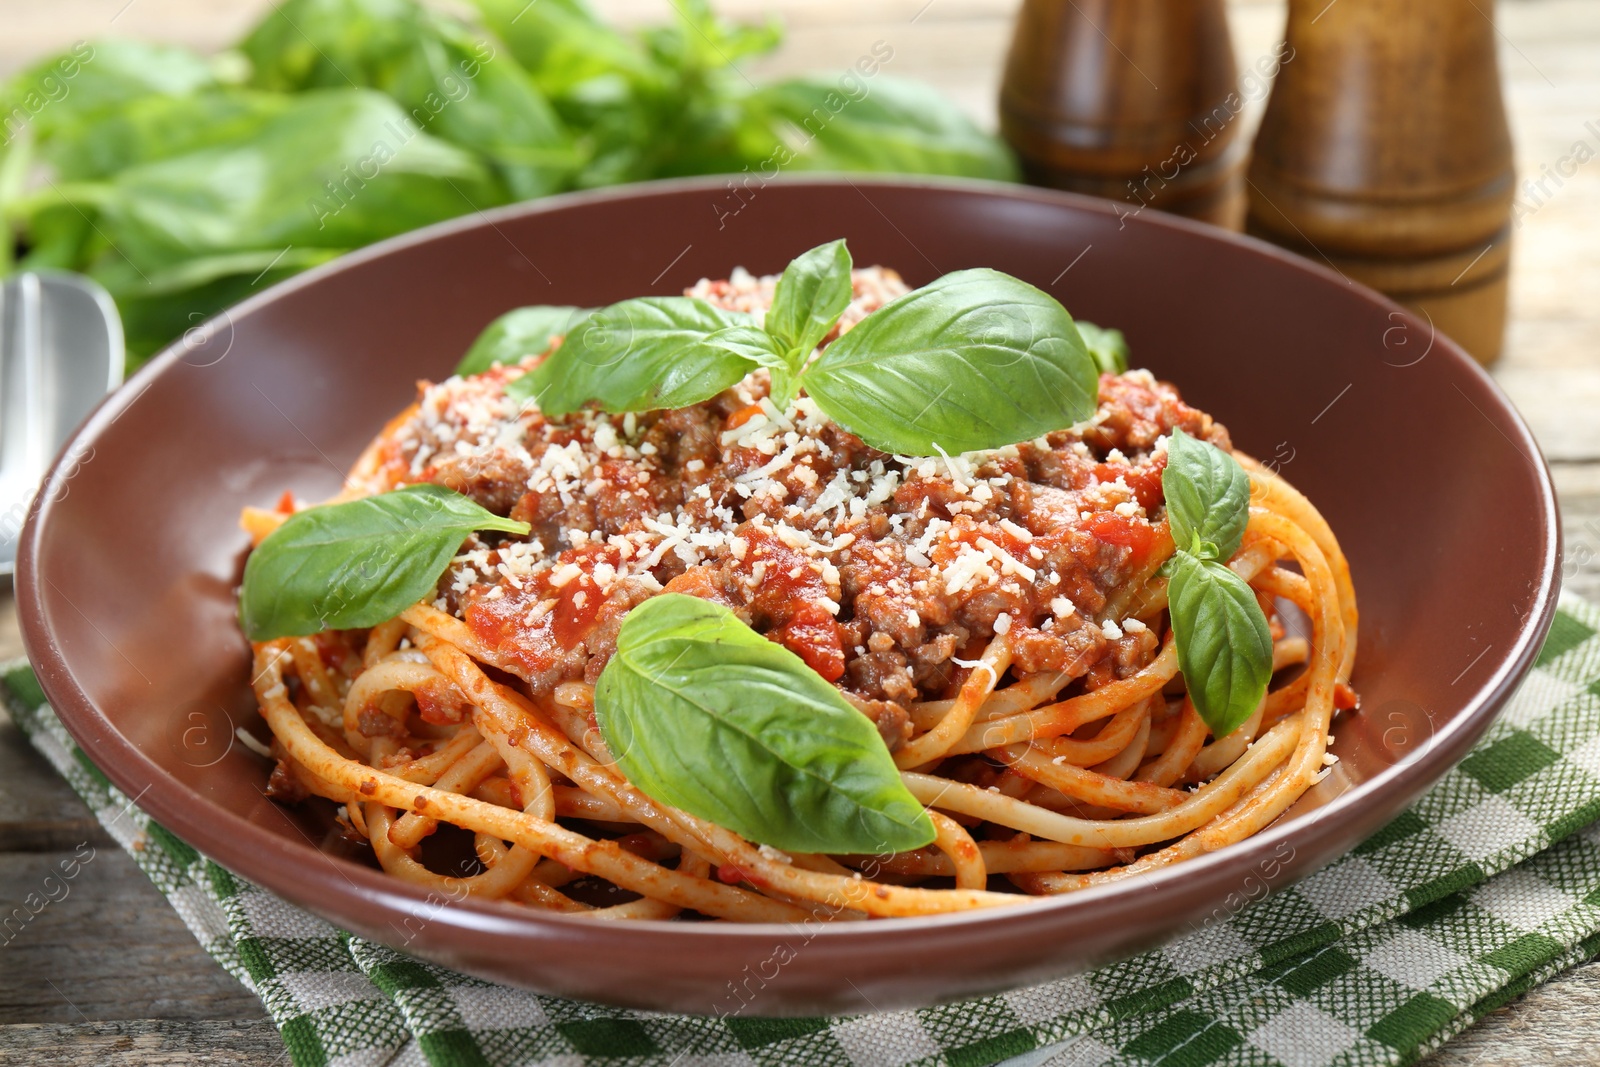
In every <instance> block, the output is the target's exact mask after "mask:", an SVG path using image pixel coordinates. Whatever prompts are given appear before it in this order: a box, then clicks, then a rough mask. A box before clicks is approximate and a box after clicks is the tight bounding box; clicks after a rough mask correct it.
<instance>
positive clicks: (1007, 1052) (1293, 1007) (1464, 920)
mask: <svg viewBox="0 0 1600 1067" xmlns="http://www.w3.org/2000/svg"><path fill="white" fill-rule="evenodd" d="M1597 631H1600V610H1597V609H1596V608H1594V607H1593V606H1591V605H1589V604H1587V603H1585V602H1584V601H1581V600H1578V599H1577V598H1575V597H1571V596H1565V597H1563V600H1562V602H1561V607H1560V610H1559V612H1558V614H1557V616H1556V622H1555V626H1554V628H1553V629H1552V630H1551V632H1550V637H1549V639H1548V641H1547V642H1546V644H1545V646H1544V650H1543V651H1542V653H1541V654H1540V656H1539V659H1538V664H1537V666H1536V667H1535V668H1534V670H1533V672H1532V674H1531V675H1530V676H1529V677H1528V679H1527V680H1526V681H1525V682H1524V683H1523V685H1522V687H1521V688H1520V689H1519V690H1518V692H1517V693H1516V695H1515V696H1514V697H1513V698H1512V700H1511V701H1510V703H1509V704H1508V706H1507V707H1506V709H1505V711H1504V712H1503V713H1502V714H1501V716H1500V718H1499V719H1498V721H1497V722H1496V723H1495V724H1494V725H1493V726H1492V727H1491V728H1490V730H1489V732H1488V733H1487V735H1486V736H1485V737H1484V738H1483V740H1482V741H1481V742H1480V743H1479V745H1478V746H1477V748H1476V749H1475V750H1474V751H1473V752H1472V754H1471V755H1470V756H1468V757H1467V759H1466V760H1464V761H1463V762H1462V763H1461V765H1460V766H1458V767H1457V768H1455V769H1454V770H1452V771H1451V772H1450V773H1449V774H1448V775H1446V776H1445V778H1444V779H1443V780H1441V781H1440V782H1439V783H1438V784H1437V785H1436V786H1435V787H1434V788H1433V789H1432V790H1431V791H1429V792H1428V793H1427V794H1426V795H1425V796H1423V797H1422V798H1421V799H1420V800H1419V801H1418V802H1417V803H1416V804H1415V805H1414V806H1413V807H1412V808H1410V809H1409V810H1408V811H1406V812H1405V813H1404V814H1403V815H1401V816H1400V817H1399V818H1397V819H1395V820H1394V821H1393V822H1392V823H1390V824H1389V825H1388V826H1387V827H1385V828H1384V829H1383V830H1382V831H1380V832H1379V833H1378V834H1377V835H1376V836H1375V837H1373V838H1372V839H1371V840H1369V841H1367V842H1366V843H1365V844H1363V845H1361V846H1360V847H1359V848H1357V849H1356V850H1355V851H1353V852H1352V853H1350V854H1349V855H1347V856H1345V857H1343V858H1342V859H1340V860H1338V861H1337V862H1336V863H1334V864H1333V865H1331V866H1329V867H1327V868H1326V869H1324V870H1322V871H1320V872H1318V873H1317V874H1314V875H1312V876H1310V877H1309V878H1306V879H1305V880H1303V881H1301V882H1299V883H1298V884H1296V885H1294V886H1292V887H1290V888H1287V889H1284V890H1281V891H1279V892H1277V893H1274V894H1271V895H1269V896H1265V897H1263V898H1262V899H1259V900H1256V901H1253V902H1238V903H1239V905H1240V906H1238V907H1237V908H1235V909H1233V910H1231V912H1224V913H1219V914H1218V916H1217V917H1216V919H1215V921H1212V922H1208V923H1206V924H1203V925H1201V926H1199V927H1198V928H1196V929H1195V930H1193V931H1192V932H1190V933H1188V934H1186V935H1185V936H1183V937H1180V938H1179V939H1177V940H1175V941H1173V942H1172V943H1170V944H1168V945H1166V946H1165V947H1163V948H1161V949H1158V950H1155V951H1151V952H1147V953H1145V954H1143V955H1141V956H1137V957H1134V958H1133V959H1130V960H1126V961H1124V962H1121V963H1117V964H1113V965H1111V966H1107V967H1102V968H1100V969H1098V970H1096V971H1092V972H1090V973H1088V974H1084V975H1079V976H1077V977H1073V978H1068V979H1064V980H1062V981H1058V982H1051V983H1048V984H1046V985H1042V986H1036V987H1034V988H1031V989H1022V990H1018V991H1016V992H1012V993H1007V994H1004V995H1001V996H992V997H984V998H981V999H978V1000H971V1001H966V1002H963V1003H959V1004H952V1005H946V1006H943V1007H936V1008H926V1009H923V1010H920V1011H903V1012H892V1013H885V1014H877V1015H865V1016H854V1017H846V1018H817V1019H766V1018H755V1017H745V1016H732V1017H729V1018H726V1019H723V1020H721V1021H718V1020H714V1019H710V1018H700V1017H690V1016H673V1015H661V1014H653V1013H647V1012H629V1011H621V1010H618V1009H614V1008H607V1007H603V1006H600V1005H595V1004H586V1003H580V1002H577V1001H571V1000H562V999H560V998H557V997H546V996H539V995H537V994H534V993H528V992H525V991H523V990H519V989H512V988H508V987H504V986H497V985H494V984H491V983H488V982H483V981H480V980H478V979H476V978H471V977H468V976H466V975H463V974H457V973H455V972H453V971H449V970H446V969H444V968H441V967H436V966H434V965H433V964H430V963H425V962H423V961H421V960H418V959H414V958H411V957H409V956H406V955H404V954H402V953H400V952H396V951H394V950H393V949H390V948H387V947H384V946H382V945H379V944H375V943H373V942H371V941H366V940H364V939H362V938H358V937H354V936H352V935H350V934H346V933H343V932H341V931H339V930H337V929H335V928H334V927H332V926H330V925H328V924H327V923H325V922H323V921H322V920H321V919H318V918H316V917H314V916H312V915H310V914H308V913H306V912H304V911H301V910H300V909H298V908H296V907H294V906H292V905H290V904H288V903H285V902H284V901H282V900H280V899H278V898H277V897H275V896H273V895H272V894H270V893H268V892H266V891H265V890H262V889H260V888H258V887H256V886H254V885H251V884H250V883H248V882H246V881H244V880H243V879H241V878H238V877H236V876H235V875H233V874H231V873H229V872H227V871H225V870H223V869H222V868H221V867H219V866H217V865H216V864H214V863H212V862H211V861H209V860H207V859H206V858H205V857H203V856H201V855H199V854H198V853H196V852H195V851H194V850H193V849H191V848H190V847H189V846H188V845H186V844H184V843H183V842H182V841H180V840H178V839H177V838H176V837H175V836H173V835H172V834H171V833H170V832H169V831H167V830H166V829H165V828H163V827H161V826H160V825H158V824H156V823H154V822H152V821H151V820H150V819H149V818H148V817H147V816H145V815H144V814H143V813H142V812H139V811H138V810H137V809H136V808H134V807H133V805H132V804H131V803H130V800H129V798H127V797H125V796H123V795H122V793H121V792H119V791H118V790H117V789H115V788H114V787H113V786H112V785H111V784H110V782H108V781H107V780H106V778H105V776H104V775H103V774H101V773H100V771H99V770H98V769H97V768H96V767H95V766H94V765H93V764H92V763H90V762H89V760H88V759H87V758H86V757H84V755H83V754H82V753H81V752H80V751H79V750H78V748H77V746H76V745H74V744H73V742H72V740H71V739H70V738H69V737H68V736H67V733H66V731H65V730H63V729H62V727H61V724H60V722H59V721H58V720H57V719H56V717H55V715H54V714H53V713H52V712H51V710H50V709H49V707H48V706H47V705H45V703H44V697H43V694H42V693H41V692H40V690H39V687H38V684H37V682H36V681H35V680H34V677H33V675H32V673H31V672H30V671H29V670H28V669H27V667H26V666H23V665H18V666H15V667H13V668H12V669H11V670H10V671H8V672H7V673H6V675H5V678H4V682H5V684H4V685H0V696H3V697H4V699H5V703H6V706H7V708H8V710H9V711H10V713H11V715H12V717H13V718H14V719H15V720H16V721H17V723H18V724H19V725H20V726H21V727H22V729H23V730H24V731H26V732H27V733H28V735H29V736H30V738H31V739H32V741H33V743H34V745H35V746H36V747H37V748H38V749H39V750H40V751H41V752H43V753H44V755H45V756H46V757H47V758H48V759H49V760H50V761H51V762H52V763H53V764H54V765H55V767H56V768H57V770H59V771H60V772H61V774H62V775H64V776H65V777H66V778H67V780H68V781H70V782H71V783H72V785H73V787H74V788H75V789H76V790H77V791H78V793H79V794H80V795H82V797H83V798H84V800H85V801H86V802H88V804H89V806H90V807H91V808H92V809H93V810H94V811H95V813H96V815H97V816H98V817H99V818H100V821H101V822H102V823H103V824H104V825H105V826H106V829H107V830H108V831H109V832H110V833H111V834H112V836H113V837H115V838H116V840H117V841H118V843H119V844H121V845H122V846H123V847H124V848H126V849H127V850H128V852H129V854H130V855H132V856H133V858H134V860H135V861H136V862H137V863H138V864H139V866H140V867H141V868H143V869H144V871H145V872H146V873H147V874H148V875H149V876H150V879H151V880H152V881H153V882H154V883H155V884H156V886H157V887H158V888H159V889H160V890H161V891H162V892H163V893H164V894H166V896H167V899H168V900H170V901H171V902H172V905H173V907H175V908H176V909H177V911H178V913H179V914H180V915H181V916H182V917H183V919H184V921H185V922H186V923H188V925H189V928H190V929H191V930H193V931H194V934H195V936H196V937H197V938H199V940H200V943H201V944H202V945H203V946H204V947H205V949H206V950H207V951H208V952H210V953H211V955H213V956H214V957H216V959H217V961H218V962H219V963H221V964H222V966H223V967H224V968H226V969H227V970H228V971H229V972H230V973H232V974H233V975H235V976H236V977H237V978H238V979H239V980H240V981H241V982H243V983H244V984H245V985H246V986H248V987H249V988H250V989H252V990H254V991H255V992H256V993H257V994H258V995H259V996H260V997H261V999H262V1001H263V1002H264V1003H265V1004H266V1007H267V1010H268V1011H269V1012H270V1013H271V1015H272V1018H273V1020H274V1021H275V1022H276V1023H277V1025H278V1027H279V1029H280V1030H281V1031H282V1033H283V1038H284V1043H285V1045H286V1046H287V1048H288V1051H289V1055H290V1058H291V1059H292V1060H293V1062H294V1064H295V1065H296V1067H322V1065H340V1067H357V1065H370V1067H378V1065H385V1064H392V1065H395V1067H400V1065H407V1067H409V1065H424V1064H431V1065H434V1067H474V1065H479V1067H513V1065H517V1067H532V1065H536V1064H549V1065H557V1064H559V1065H562V1067H582V1065H603V1064H613V1063H615V1064H622V1063H626V1064H627V1065H629V1067H712V1065H716V1067H731V1065H738V1064H760V1065H767V1064H770V1065H774V1067H776V1065H788V1064H816V1065H832V1064H843V1065H854V1067H910V1065H918V1067H923V1065H926V1067H934V1065H947V1067H983V1065H986V1064H993V1063H997V1062H999V1061H1003V1060H1008V1059H1013V1058H1014V1062H1015V1064H1016V1067H1023V1065H1028V1067H1040V1065H1044V1064H1047V1063H1048V1064H1051V1065H1058V1064H1059V1065H1068V1064H1071V1065H1074V1067H1089V1065H1096V1064H1118V1065H1123V1064H1126V1065H1130V1067H1131V1065H1140V1064H1160V1065H1161V1067H1203V1065H1208V1064H1225V1065H1226V1064H1238V1065H1246V1064H1248V1065H1272V1064H1282V1065H1284V1067H1321V1065H1324V1064H1341V1065H1378V1064H1401V1063H1406V1062H1409V1061H1411V1060H1414V1059H1416V1058H1418V1057H1419V1056H1421V1055H1423V1054H1425V1053H1426V1052H1428V1051H1430V1050H1432V1049H1434V1048H1436V1047H1438V1046H1439V1045H1440V1044H1442V1043H1443V1042H1444V1041H1445V1040H1447V1039H1448V1038H1449V1037H1450V1036H1451V1035H1453V1034H1456V1033H1459V1032H1460V1031H1461V1030H1463V1029H1465V1028H1466V1027H1468V1026H1470V1025H1471V1024H1472V1023H1473V1021H1474V1020H1476V1019H1478V1018H1479V1017H1481V1016H1482V1015H1484V1014H1485V1013H1486V1012H1489V1011H1491V1010H1493V1009H1494V1008H1496V1007H1498V1006H1499V1005H1501V1004H1504V1003H1505V1002H1506V1001H1508V1000H1510V999H1511V998H1513V997H1515V996H1517V995H1519V994H1520V993H1522V992H1524V991H1526V990H1527V989H1529V988H1531V987H1533V986H1534V985H1536V984H1538V983H1539V982H1542V981H1544V980H1545V979H1547V978H1549V977H1550V976H1551V975H1554V974H1556V973H1558V972H1560V971H1562V970H1564V969H1566V968H1569V967H1572V966H1574V965H1576V964H1578V963H1580V962H1583V961H1584V960H1587V959H1590V958H1592V957H1594V956H1595V955H1596V954H1597V953H1600V828H1597V827H1593V826H1590V825H1589V824H1590V823H1592V822H1594V821H1595V820H1596V819H1597V818H1600V636H1596V635H1597Z"/></svg>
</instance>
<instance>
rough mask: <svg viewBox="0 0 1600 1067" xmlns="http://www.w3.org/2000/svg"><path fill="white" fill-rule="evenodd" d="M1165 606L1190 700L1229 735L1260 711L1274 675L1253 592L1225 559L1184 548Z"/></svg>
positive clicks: (1215, 732) (1217, 731) (1218, 733)
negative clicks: (1199, 553)
mask: <svg viewBox="0 0 1600 1067" xmlns="http://www.w3.org/2000/svg"><path fill="white" fill-rule="evenodd" d="M1167 606H1168V610H1169V611H1170V612H1171V615H1172V629H1173V633H1174V635H1175V636H1176V638H1177V642H1178V666H1179V667H1180V668H1181V669H1182V671H1183V680H1184V683H1185V684H1186V685H1187V686H1188V689H1189V699H1190V700H1191V701H1193V703H1194V707H1195V710H1196V711H1198V712H1199V713H1200V717H1201V718H1202V719H1204V720H1205V722H1206V725H1207V726H1208V727H1210V729H1211V734H1212V736H1213V737H1226V736H1227V735H1228V734H1231V733H1233V731H1235V730H1237V729H1238V728H1239V726H1240V724H1242V723H1243V722H1244V721H1245V720H1246V719H1248V718H1249V717H1250V716H1251V715H1252V714H1254V712H1255V710H1256V706H1257V705H1258V704H1260V703H1261V698H1262V696H1264V695H1265V694H1266V691H1267V682H1268V681H1269V680H1270V679H1271V677H1272V633H1271V631H1270V630H1269V629H1268V628H1267V618H1266V616H1265V615H1263V614H1262V613H1261V605H1260V604H1259V603H1257V602H1256V594H1255V591H1254V590H1253V589H1251V588H1250V586H1249V585H1247V584H1246V583H1245V580H1244V579H1243V578H1241V577H1239V576H1238V575H1237V574H1235V573H1233V571H1231V570H1229V569H1228V566H1227V564H1225V563H1221V562H1218V561H1217V560H1214V559H1202V558H1200V557H1199V556H1195V555H1193V554H1191V553H1189V552H1178V553H1177V554H1175V555H1174V556H1173V557H1172V568H1171V571H1170V576H1169V578H1168V582H1167Z"/></svg>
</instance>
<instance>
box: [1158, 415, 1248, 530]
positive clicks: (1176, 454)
mask: <svg viewBox="0 0 1600 1067" xmlns="http://www.w3.org/2000/svg"><path fill="white" fill-rule="evenodd" d="M1161 492H1162V495H1163V496H1165V497H1166V502H1167V521H1168V522H1169V523H1170V524H1171V525H1172V540H1173V543H1174V544H1176V545H1177V546H1178V547H1179V548H1181V549H1185V550H1187V551H1189V552H1193V553H1194V554H1195V555H1197V556H1200V557H1201V558H1202V559H1218V560H1225V559H1227V558H1228V557H1230V556H1232V555H1233V554H1234V553H1235V552H1237V551H1238V550H1239V541H1240V539H1241V538H1242V537H1243V536H1244V528H1245V526H1246V525H1247V524H1248V523H1249V522H1250V476H1249V475H1248V474H1246V473H1245V472H1244V468H1243V467H1240V466H1239V463H1238V461H1237V460H1235V459H1234V458H1233V457H1232V456H1230V455H1228V454H1227V453H1226V452H1224V451H1222V449H1220V448H1217V447H1216V446H1215V445H1210V444H1207V443H1206V442H1204V441H1197V440H1195V439H1194V438H1193V437H1190V436H1189V435H1188V434H1186V433H1184V432H1183V431H1182V430H1179V429H1174V430H1173V431H1172V436H1171V437H1170V438H1168V439H1167V467H1166V470H1164V471H1162V472H1161Z"/></svg>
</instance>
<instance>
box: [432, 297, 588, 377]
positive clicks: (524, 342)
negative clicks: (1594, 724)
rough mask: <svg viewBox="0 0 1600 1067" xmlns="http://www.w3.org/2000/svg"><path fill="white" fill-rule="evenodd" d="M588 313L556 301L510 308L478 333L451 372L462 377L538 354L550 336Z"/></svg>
mask: <svg viewBox="0 0 1600 1067" xmlns="http://www.w3.org/2000/svg"><path fill="white" fill-rule="evenodd" d="M588 314H589V312H588V310H587V309H585V308H575V307H569V306H566V305H559V304H536V305H534V306H532V307H525V308H513V309H512V310H510V311H508V312H506V313H505V314H504V315H501V316H500V317H499V318H498V319H495V320H494V321H493V322H491V323H490V324H489V327H488V329H486V330H484V331H483V332H482V333H481V334H479V335H478V339H477V340H476V341H474V342H472V347H471V348H469V349H467V354H466V355H464V356H462V357H461V362H460V363H458V364H456V369H455V371H454V373H455V374H457V375H458V376H461V377H465V376H466V375H469V374H482V373H483V372H484V371H486V370H488V369H489V368H490V367H492V366H494V365H495V364H497V363H516V362H519V361H520V360H521V359H522V358H523V357H524V356H534V355H538V354H539V353H541V352H543V351H544V350H545V349H547V348H549V347H550V342H551V341H552V340H553V339H555V338H557V337H565V336H566V335H567V334H569V333H571V332H572V330H573V329H574V328H575V327H576V326H577V325H578V324H579V323H581V322H582V321H583V320H584V318H586V317H587V316H588Z"/></svg>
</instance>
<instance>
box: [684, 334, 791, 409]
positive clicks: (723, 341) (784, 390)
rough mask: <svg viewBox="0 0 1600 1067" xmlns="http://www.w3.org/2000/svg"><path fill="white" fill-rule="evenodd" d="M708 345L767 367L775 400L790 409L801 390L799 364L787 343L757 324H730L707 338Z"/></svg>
mask: <svg viewBox="0 0 1600 1067" xmlns="http://www.w3.org/2000/svg"><path fill="white" fill-rule="evenodd" d="M706 344H708V345H711V346H713V347H716V348H725V349H727V350H728V351H730V352H732V353H734V354H736V355H738V356H740V357H741V358H743V359H747V360H749V361H750V363H751V364H752V365H753V366H756V367H765V368H767V373H768V374H769V375H770V376H771V378H772V402H773V403H774V404H776V405H778V407H779V408H786V407H788V406H789V404H790V403H791V402H792V401H793V400H794V396H795V393H796V392H797V391H798V389H799V378H798V377H797V374H796V372H797V371H798V367H797V366H796V363H797V362H799V360H797V359H795V358H794V355H793V353H792V352H791V351H787V350H785V349H784V348H783V342H781V341H779V340H778V339H777V338H776V337H773V336H772V335H771V334H770V333H768V332H766V331H765V330H763V329H760V328H759V327H756V326H729V327H726V328H724V329H721V330H718V331H717V332H716V333H714V334H711V335H709V336H708V337H706Z"/></svg>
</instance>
